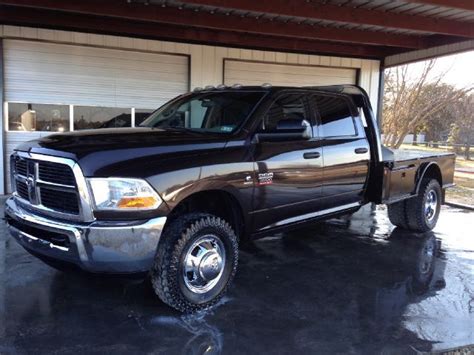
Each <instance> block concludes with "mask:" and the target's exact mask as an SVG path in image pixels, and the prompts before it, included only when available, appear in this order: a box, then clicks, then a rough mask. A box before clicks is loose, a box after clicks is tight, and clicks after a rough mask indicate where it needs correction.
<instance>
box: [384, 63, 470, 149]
mask: <svg viewBox="0 0 474 355" xmlns="http://www.w3.org/2000/svg"><path fill="white" fill-rule="evenodd" d="M434 67H435V61H434V60H431V61H427V62H426V63H425V64H424V67H423V69H422V71H421V74H420V75H419V76H418V77H417V78H414V79H413V78H411V76H410V75H409V70H408V66H407V65H404V66H399V67H394V68H391V69H389V70H387V71H386V73H385V93H384V98H383V118H382V130H383V133H384V143H385V144H386V145H388V146H390V147H393V148H399V147H400V145H401V144H402V143H403V140H404V138H405V137H406V135H407V134H409V133H417V132H418V131H419V129H420V128H421V127H423V126H425V125H427V124H428V123H429V122H430V118H433V117H435V116H436V114H437V113H439V112H440V111H442V110H443V109H445V108H446V107H447V106H449V105H450V104H452V103H455V102H456V101H457V100H459V98H460V97H461V96H463V95H465V93H466V92H468V91H470V90H471V89H470V88H467V89H456V88H454V87H453V86H450V85H447V84H444V83H442V80H443V78H444V76H445V73H441V74H440V75H438V76H436V77H435V76H434V75H433V69H434ZM438 118H439V116H438Z"/></svg>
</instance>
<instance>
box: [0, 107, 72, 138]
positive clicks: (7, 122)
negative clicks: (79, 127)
mask: <svg viewBox="0 0 474 355" xmlns="http://www.w3.org/2000/svg"><path fill="white" fill-rule="evenodd" d="M10 104H21V105H29V104H31V105H52V106H67V107H68V110H69V117H68V119H69V130H68V131H64V132H59V131H39V130H37V131H15V130H10ZM73 106H74V105H71V104H65V103H57V102H55V103H50V102H31V101H30V102H28V101H4V102H3V111H4V114H3V119H4V127H3V128H4V132H5V133H42V134H43V133H47V134H57V133H67V132H72V131H73V124H72V123H73V122H72V117H73V113H74V111H73Z"/></svg>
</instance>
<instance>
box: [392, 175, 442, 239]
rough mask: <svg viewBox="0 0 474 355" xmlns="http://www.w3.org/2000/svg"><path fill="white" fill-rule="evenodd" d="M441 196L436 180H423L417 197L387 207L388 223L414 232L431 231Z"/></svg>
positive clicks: (436, 220)
mask: <svg viewBox="0 0 474 355" xmlns="http://www.w3.org/2000/svg"><path fill="white" fill-rule="evenodd" d="M441 196H442V195H441V186H440V185H439V182H438V181H437V180H435V179H423V180H422V181H421V185H420V190H419V193H418V196H416V197H413V198H410V199H408V200H404V201H400V202H396V203H394V204H391V205H388V217H389V219H390V222H392V224H394V225H396V226H398V227H401V228H404V229H408V230H412V231H415V232H427V231H430V230H432V229H433V228H434V227H435V226H436V223H437V222H438V217H439V212H440V210H441Z"/></svg>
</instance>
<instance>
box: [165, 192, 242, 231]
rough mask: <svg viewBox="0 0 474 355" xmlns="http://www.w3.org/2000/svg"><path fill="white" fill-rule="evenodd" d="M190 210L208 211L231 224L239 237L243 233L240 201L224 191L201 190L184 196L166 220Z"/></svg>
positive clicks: (190, 211)
mask: <svg viewBox="0 0 474 355" xmlns="http://www.w3.org/2000/svg"><path fill="white" fill-rule="evenodd" d="M192 212H204V213H210V214H213V215H215V216H218V217H221V218H223V219H225V220H226V221H227V222H228V223H229V224H230V225H231V226H232V228H233V229H234V231H235V233H236V234H237V236H238V237H239V238H243V236H244V235H245V228H244V219H243V213H242V208H241V206H240V203H239V202H238V201H237V199H236V198H235V197H234V196H233V195H232V194H230V193H228V192H226V191H219V190H209V191H202V192H197V193H194V194H192V195H190V196H188V197H186V198H185V199H184V200H183V201H181V202H180V203H179V204H178V205H177V206H176V207H175V208H174V209H173V210H172V211H171V213H170V215H169V216H168V221H169V222H171V221H172V220H174V219H175V218H177V217H179V216H180V215H183V214H186V213H192ZM167 223H168V222H167Z"/></svg>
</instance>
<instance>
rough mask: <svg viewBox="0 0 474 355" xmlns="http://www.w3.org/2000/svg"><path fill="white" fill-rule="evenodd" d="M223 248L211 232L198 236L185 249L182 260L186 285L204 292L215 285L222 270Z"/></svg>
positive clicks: (190, 288) (223, 262)
mask: <svg viewBox="0 0 474 355" xmlns="http://www.w3.org/2000/svg"><path fill="white" fill-rule="evenodd" d="M224 265H225V249H224V244H222V242H221V240H220V239H219V238H218V237H217V236H215V235H212V234H208V235H205V236H202V237H200V238H199V239H197V240H196V241H194V242H193V244H192V245H191V246H190V247H189V248H188V249H187V252H186V254H185V256H184V262H183V278H184V283H185V285H186V287H187V288H188V289H189V290H190V291H192V292H194V293H199V294H201V293H206V292H208V291H210V290H211V289H212V288H213V287H214V286H216V285H217V283H218V282H219V280H220V279H221V277H222V274H223V272H224Z"/></svg>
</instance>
